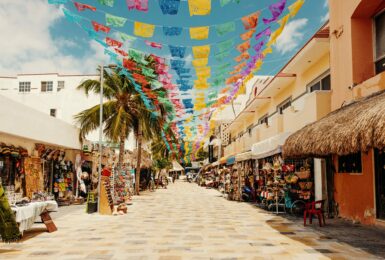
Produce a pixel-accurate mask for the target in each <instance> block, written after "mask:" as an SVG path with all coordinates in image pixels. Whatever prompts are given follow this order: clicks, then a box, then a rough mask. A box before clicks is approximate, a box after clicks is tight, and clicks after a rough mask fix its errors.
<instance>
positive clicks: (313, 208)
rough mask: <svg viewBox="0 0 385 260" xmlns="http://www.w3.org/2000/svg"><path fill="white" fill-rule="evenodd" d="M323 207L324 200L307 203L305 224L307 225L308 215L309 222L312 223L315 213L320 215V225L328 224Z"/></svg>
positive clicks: (304, 216) (304, 215)
mask: <svg viewBox="0 0 385 260" xmlns="http://www.w3.org/2000/svg"><path fill="white" fill-rule="evenodd" d="M323 207H324V200H317V201H313V202H308V203H306V205H305V211H304V212H303V225H304V226H306V218H307V216H309V223H310V224H312V222H313V215H316V216H317V217H318V221H319V226H320V227H322V226H324V225H326V223H325V215H324V212H323ZM322 221H323V224H322Z"/></svg>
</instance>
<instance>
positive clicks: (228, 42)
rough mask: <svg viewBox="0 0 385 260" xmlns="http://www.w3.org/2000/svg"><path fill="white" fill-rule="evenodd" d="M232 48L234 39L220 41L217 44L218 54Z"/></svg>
mask: <svg viewBox="0 0 385 260" xmlns="http://www.w3.org/2000/svg"><path fill="white" fill-rule="evenodd" d="M233 46H234V39H228V40H226V41H221V42H219V43H218V44H217V47H218V50H219V52H225V51H228V50H230V49H231V47H233Z"/></svg>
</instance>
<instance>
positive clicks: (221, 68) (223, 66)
mask: <svg viewBox="0 0 385 260" xmlns="http://www.w3.org/2000/svg"><path fill="white" fill-rule="evenodd" d="M230 66H231V64H230V63H229V62H228V63H225V64H222V65H219V66H218V69H219V70H224V69H228V68H229V67H230Z"/></svg>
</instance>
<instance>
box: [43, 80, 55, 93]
mask: <svg viewBox="0 0 385 260" xmlns="http://www.w3.org/2000/svg"><path fill="white" fill-rule="evenodd" d="M52 90H53V82H52V81H42V82H41V92H52Z"/></svg>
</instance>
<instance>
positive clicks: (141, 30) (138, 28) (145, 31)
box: [134, 22, 155, 38]
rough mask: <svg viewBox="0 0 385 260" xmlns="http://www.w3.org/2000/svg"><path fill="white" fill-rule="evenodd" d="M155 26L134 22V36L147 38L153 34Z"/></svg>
mask: <svg viewBox="0 0 385 260" xmlns="http://www.w3.org/2000/svg"><path fill="white" fill-rule="evenodd" d="M154 30H155V26H154V25H153V24H148V23H141V22H135V23H134V34H135V35H137V36H141V37H145V38H149V37H152V35H153V34H154Z"/></svg>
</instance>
